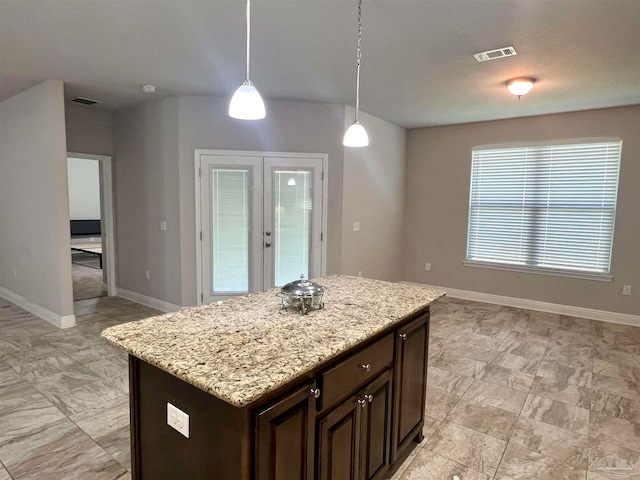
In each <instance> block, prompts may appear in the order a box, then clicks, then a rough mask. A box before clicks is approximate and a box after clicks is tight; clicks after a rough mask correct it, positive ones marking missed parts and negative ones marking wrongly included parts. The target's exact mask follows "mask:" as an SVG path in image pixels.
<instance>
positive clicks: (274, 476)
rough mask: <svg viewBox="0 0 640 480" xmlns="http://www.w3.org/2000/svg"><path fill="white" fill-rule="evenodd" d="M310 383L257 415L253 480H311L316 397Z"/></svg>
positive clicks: (316, 391) (312, 384)
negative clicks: (254, 474)
mask: <svg viewBox="0 0 640 480" xmlns="http://www.w3.org/2000/svg"><path fill="white" fill-rule="evenodd" d="M318 394H319V391H318V390H316V388H315V383H314V382H309V383H307V384H305V385H304V386H302V387H301V388H299V389H297V390H295V391H294V392H293V393H291V394H290V395H287V396H286V397H284V398H282V399H281V400H279V401H277V402H276V403H275V404H273V405H271V406H269V407H268V408H266V409H264V410H262V411H260V412H258V413H257V415H256V433H255V439H256V453H257V455H256V480H285V479H300V480H313V461H314V457H313V451H314V440H315V397H316V395H318Z"/></svg>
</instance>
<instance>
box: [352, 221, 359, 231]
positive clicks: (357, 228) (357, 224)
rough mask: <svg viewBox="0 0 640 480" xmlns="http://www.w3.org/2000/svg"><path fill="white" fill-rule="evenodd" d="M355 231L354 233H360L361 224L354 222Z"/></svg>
mask: <svg viewBox="0 0 640 480" xmlns="http://www.w3.org/2000/svg"><path fill="white" fill-rule="evenodd" d="M353 231H354V232H359V231H360V222H353Z"/></svg>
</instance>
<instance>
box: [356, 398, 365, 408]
mask: <svg viewBox="0 0 640 480" xmlns="http://www.w3.org/2000/svg"><path fill="white" fill-rule="evenodd" d="M358 405H360V407H361V408H364V407H366V406H367V401H366V400H362V399H361V398H359V399H358Z"/></svg>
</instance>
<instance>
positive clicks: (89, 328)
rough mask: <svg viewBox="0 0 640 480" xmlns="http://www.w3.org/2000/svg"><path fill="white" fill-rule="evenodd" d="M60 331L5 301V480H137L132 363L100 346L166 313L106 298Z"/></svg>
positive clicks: (0, 335) (1, 346) (82, 309)
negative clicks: (105, 334)
mask: <svg viewBox="0 0 640 480" xmlns="http://www.w3.org/2000/svg"><path fill="white" fill-rule="evenodd" d="M75 310H76V315H77V321H78V326H77V327H74V328H72V329H68V330H59V329H58V328H56V327H54V326H52V325H50V324H49V323H47V322H45V321H44V320H41V319H39V318H37V317H34V316H33V315H31V314H30V313H28V312H25V311H24V310H22V309H20V308H18V307H16V306H15V305H13V304H11V303H9V302H6V301H4V300H3V299H0V480H7V479H11V478H13V479H16V480H22V479H37V480H58V479H59V480H63V479H64V480H71V479H86V480H94V479H95V480H103V479H104V480H112V479H123V480H124V479H130V478H131V474H130V473H129V471H128V469H130V464H131V462H130V453H129V406H128V374H127V356H126V354H125V353H124V352H122V351H121V350H119V349H116V348H114V347H111V346H109V345H107V344H106V343H105V342H104V341H103V340H101V339H100V338H99V335H100V332H101V331H102V330H103V329H104V328H106V327H108V326H111V325H114V324H117V323H122V322H124V321H132V320H137V319H140V318H145V317H148V316H150V315H154V314H157V313H158V312H157V311H155V310H153V309H150V308H147V307H144V306H142V305H138V304H135V303H132V302H129V301H127V300H124V299H121V298H115V297H101V298H95V299H88V300H82V301H79V302H76V303H75Z"/></svg>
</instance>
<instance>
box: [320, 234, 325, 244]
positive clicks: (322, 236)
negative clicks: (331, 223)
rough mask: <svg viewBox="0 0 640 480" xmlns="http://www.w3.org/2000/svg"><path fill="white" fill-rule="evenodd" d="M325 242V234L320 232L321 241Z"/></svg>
mask: <svg viewBox="0 0 640 480" xmlns="http://www.w3.org/2000/svg"><path fill="white" fill-rule="evenodd" d="M323 240H324V233H322V232H320V241H321V242H322V241H323Z"/></svg>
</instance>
